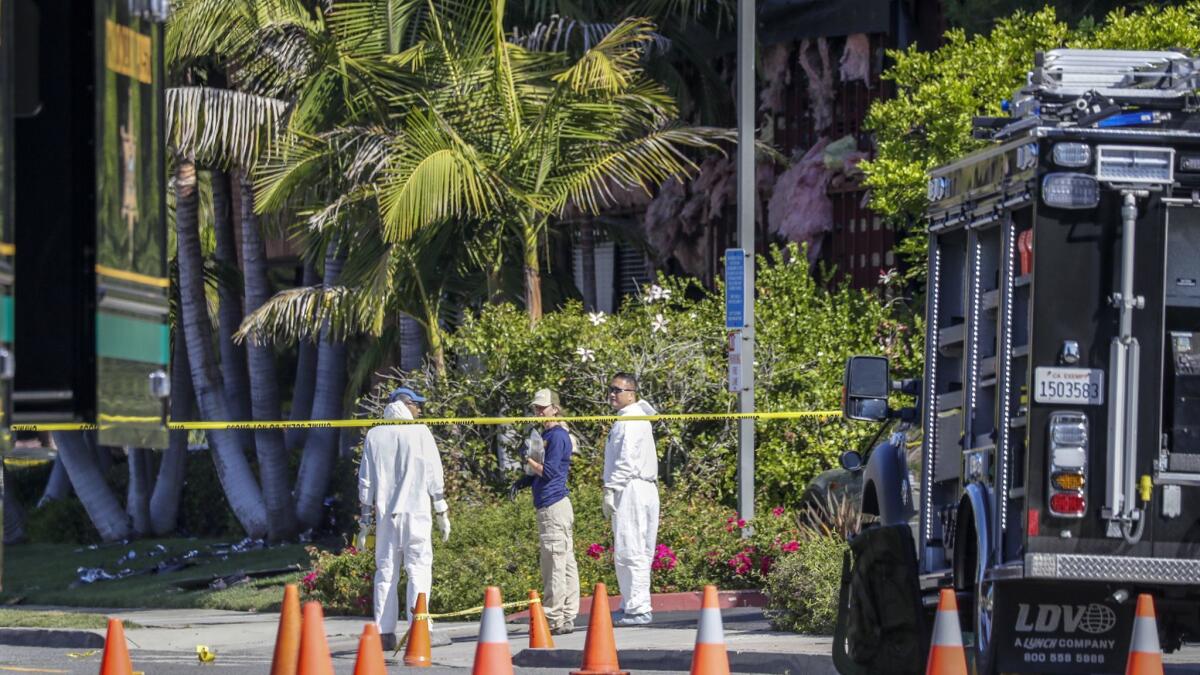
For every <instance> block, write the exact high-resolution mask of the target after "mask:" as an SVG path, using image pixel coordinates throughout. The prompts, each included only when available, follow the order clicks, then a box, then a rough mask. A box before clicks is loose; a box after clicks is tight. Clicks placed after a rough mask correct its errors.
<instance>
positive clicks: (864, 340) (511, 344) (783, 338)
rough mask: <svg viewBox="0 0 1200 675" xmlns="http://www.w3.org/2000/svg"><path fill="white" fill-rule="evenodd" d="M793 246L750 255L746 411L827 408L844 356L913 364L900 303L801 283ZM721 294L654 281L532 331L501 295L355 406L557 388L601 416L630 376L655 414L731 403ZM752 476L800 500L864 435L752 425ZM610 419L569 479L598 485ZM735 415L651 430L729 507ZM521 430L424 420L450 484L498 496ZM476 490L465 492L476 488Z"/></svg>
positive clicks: (436, 406) (907, 369) (689, 475)
mask: <svg viewBox="0 0 1200 675" xmlns="http://www.w3.org/2000/svg"><path fill="white" fill-rule="evenodd" d="M805 259H806V258H805V255H804V253H803V251H801V250H800V249H799V248H797V247H796V246H794V245H792V246H789V247H787V248H786V249H781V248H776V249H773V250H772V252H771V254H770V255H769V256H765V257H762V258H760V259H759V261H758V276H757V283H756V288H757V290H758V298H757V303H758V304H757V307H758V309H757V310H756V316H757V317H758V319H757V329H758V351H757V353H756V361H757V367H756V378H757V386H758V389H757V392H758V399H757V400H758V406H759V409H760V410H764V411H812V410H836V409H837V408H838V407H839V404H840V397H841V381H842V368H843V367H844V363H845V359H846V357H847V356H849V355H852V354H856V353H879V354H887V355H888V356H890V357H891V358H892V361H893V365H894V368H895V371H896V374H897V376H900V375H904V374H912V373H915V372H916V370H917V367H918V362H919V359H920V355H921V345H920V342H921V338H920V330H919V327H918V328H914V327H912V326H910V324H909V317H908V315H907V314H906V312H905V308H904V307H903V306H902V305H901V304H899V303H894V302H888V303H885V302H881V300H880V297H879V295H878V294H876V293H875V292H873V291H863V290H855V289H849V288H845V287H836V288H834V290H829V289H828V287H827V286H826V285H824V284H823V283H818V282H817V281H816V280H814V279H813V277H812V275H811V274H810V272H809V268H808V265H807V264H804V263H803V262H802V261H804V260H805ZM723 293H724V291H723V289H721V288H719V287H718V288H717V289H716V290H714V291H707V290H705V289H703V288H701V287H700V286H699V285H698V284H696V283H695V282H694V281H689V280H684V279H677V278H667V277H660V278H659V279H658V281H657V284H656V285H653V286H647V287H646V288H644V289H643V290H642V292H641V294H640V297H630V298H627V299H626V301H625V302H624V303H623V305H622V307H621V309H620V311H618V312H617V313H616V314H613V315H600V314H588V313H587V312H585V311H584V310H583V308H582V306H581V305H580V304H579V303H577V302H570V303H568V304H567V305H566V306H565V307H563V308H562V309H561V310H560V311H556V312H552V313H549V314H547V315H546V316H545V317H544V318H543V319H542V320H541V321H540V322H538V324H537V326H535V327H534V328H532V329H530V327H529V319H528V316H527V315H526V314H525V312H523V311H522V310H520V309H518V308H516V307H514V306H511V305H488V306H486V307H484V308H483V310H482V312H481V313H479V314H478V315H468V316H467V317H466V319H465V321H464V323H463V324H462V325H461V326H460V327H459V328H458V329H457V330H456V332H455V333H454V334H452V335H451V336H449V337H448V338H447V343H446V357H447V359H446V361H447V370H446V373H445V374H444V375H441V376H437V375H435V374H434V373H433V372H431V371H425V372H418V373H409V374H400V373H393V374H392V375H391V376H385V377H383V378H382V381H381V382H380V383H379V384H378V386H377V388H376V390H375V392H374V395H373V396H370V397H367V398H366V399H364V400H363V401H362V402H361V404H360V408H361V410H362V412H363V414H365V415H367V416H371V417H379V416H381V415H382V404H381V400H382V394H383V393H384V392H386V391H388V390H389V389H391V388H392V387H395V386H396V385H397V383H398V382H400V381H404V382H405V383H406V384H410V385H412V386H415V387H416V388H418V389H419V390H421V391H422V392H423V393H425V394H426V395H427V396H428V397H429V399H430V400H429V403H428V404H427V405H426V414H427V415H429V416H436V417H473V416H495V415H504V416H510V415H512V416H523V415H528V414H529V407H528V402H529V397H530V395H531V393H532V392H533V391H535V390H537V389H539V388H541V387H547V386H549V387H554V388H556V389H557V390H558V391H559V393H560V394H561V396H562V400H563V403H564V408H565V410H566V412H567V414H595V413H608V412H610V409H609V408H608V405H607V403H606V395H607V392H606V385H607V383H608V378H609V377H611V375H612V374H613V373H614V372H617V371H621V370H628V371H631V372H633V373H634V374H635V375H637V376H638V378H639V381H640V390H641V392H642V395H643V396H644V397H645V398H646V399H647V400H648V401H650V402H651V403H652V404H653V405H654V406H655V407H656V408H657V409H658V410H659V411H660V412H664V413H701V412H728V411H732V410H734V409H735V406H736V399H735V397H734V396H733V395H731V394H730V393H729V392H728V391H726V388H725V378H726V370H727V362H726V361H727V356H726V353H725V347H726V333H725V328H724V300H723ZM757 426H758V437H757V448H756V452H755V454H756V475H757V479H758V481H759V485H760V486H761V489H762V493H763V496H764V497H765V498H766V500H767V501H768V502H770V503H773V504H783V505H787V506H790V507H795V506H798V502H799V499H800V496H801V495H802V493H803V490H804V487H805V485H806V484H807V482H808V481H809V480H810V479H811V478H812V477H813V476H815V475H817V474H818V473H819V472H821V471H823V470H825V469H828V468H832V467H834V466H836V459H837V456H838V455H839V454H840V453H841V452H843V451H844V450H846V449H847V448H850V447H857V446H858V445H859V444H860V443H862V442H863V441H865V440H866V439H867V438H868V437H869V436H870V435H871V434H872V433H873V429H871V428H869V427H866V426H863V425H853V426H852V425H848V424H845V423H843V422H841V421H840V420H816V419H801V420H784V421H770V422H762V423H759V424H758V425H757ZM608 428H609V425H608V424H607V423H580V424H577V425H575V426H574V431H575V433H576V434H577V436H578V438H579V440H580V454H579V455H578V457H577V458H576V460H577V461H576V462H575V464H574V467H573V472H574V473H575V475H576V477H577V479H578V480H579V481H581V482H583V483H587V484H597V483H598V482H599V474H600V470H601V468H602V466H603V459H602V458H603V448H604V440H605V436H606V434H607V432H608ZM736 428H737V425H736V424H735V423H733V422H728V421H706V422H659V423H656V424H655V435H656V441H657V444H658V452H659V459H660V467H661V469H662V476H663V479H664V482H665V483H667V484H675V485H680V486H683V487H685V488H687V489H689V490H696V491H699V493H700V494H701V495H702V496H703V497H704V498H706V499H715V500H717V501H718V502H723V503H726V504H732V502H733V499H734V495H735V493H736V473H737V462H736V456H737V441H736V433H735V432H736ZM528 431H529V427H527V426H526V427H523V428H514V427H505V426H495V425H446V426H437V427H434V428H433V433H434V435H435V436H436V437H437V439H438V444H439V447H440V448H441V450H442V453H443V460H444V462H445V465H446V473H447V491H448V492H449V493H457V494H464V495H467V494H469V495H475V494H476V493H477V491H478V490H479V489H481V488H486V489H489V490H492V491H493V492H494V493H495V494H500V491H501V490H502V489H503V488H504V487H506V486H507V485H508V483H509V482H511V481H512V480H513V479H514V478H515V477H516V473H515V472H513V471H511V470H506V468H505V467H503V466H502V465H501V462H500V459H499V457H500V456H501V455H503V454H507V456H509V457H513V458H515V457H516V454H517V451H518V449H519V447H520V445H521V443H522V442H523V439H524V437H525V436H526V435H527V434H528ZM472 498H475V497H472Z"/></svg>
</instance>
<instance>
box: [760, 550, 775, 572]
mask: <svg viewBox="0 0 1200 675" xmlns="http://www.w3.org/2000/svg"><path fill="white" fill-rule="evenodd" d="M774 562H775V561H774V560H773V559H772V558H771V556H769V555H764V556H763V558H762V560H760V561H759V563H758V571H759V573H760V574H762V575H763V576H764V577H765V576H767V575H768V574H770V573H771V565H772V564H773V563H774Z"/></svg>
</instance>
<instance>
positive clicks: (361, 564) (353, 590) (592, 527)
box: [305, 484, 801, 614]
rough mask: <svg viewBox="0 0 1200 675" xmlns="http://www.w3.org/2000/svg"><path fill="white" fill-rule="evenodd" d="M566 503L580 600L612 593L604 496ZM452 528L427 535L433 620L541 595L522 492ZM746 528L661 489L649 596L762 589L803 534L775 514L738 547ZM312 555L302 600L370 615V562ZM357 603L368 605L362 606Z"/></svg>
mask: <svg viewBox="0 0 1200 675" xmlns="http://www.w3.org/2000/svg"><path fill="white" fill-rule="evenodd" d="M571 502H572V507H573V508H574V511H575V530H574V534H575V537H574V539H575V559H576V562H577V563H578V565H579V584H580V588H581V589H582V591H583V592H584V593H585V594H586V593H589V592H590V590H591V589H592V588H593V587H594V586H595V584H596V583H597V582H603V583H605V584H607V585H608V587H609V588H610V589H612V592H614V593H615V592H617V581H616V575H615V572H614V569H613V561H612V531H611V527H610V525H609V522H608V521H607V520H606V519H605V518H604V516H603V513H602V510H601V502H602V493H601V490H600V488H599V487H597V486H595V485H592V484H587V485H576V486H575V487H574V488H573V489H572V494H571ZM450 520H451V525H452V534H451V537H450V541H449V542H445V543H443V542H442V541H441V539H440V537H438V536H437V531H436V530H435V532H434V545H433V560H434V562H433V591H432V593H431V597H430V611H431V612H433V613H435V614H436V613H440V612H452V611H458V610H461V609H466V608H469V607H476V606H478V605H479V604H480V602H481V601H482V598H483V589H484V587H485V586H499V587H500V589H501V591H502V593H503V594H504V597H505V599H507V600H521V599H524V598H525V597H526V594H527V593H528V591H529V590H530V589H541V587H542V581H541V574H540V571H539V567H538V540H537V524H536V520H535V511H534V508H533V503H532V498H531V495H530V492H529V491H528V490H526V491H523V492H522V493H521V494H520V495H519V496H518V498H517V499H516V501H513V502H510V501H508V500H507V499H496V498H490V499H488V501H486V502H478V503H469V502H465V501H461V500H457V501H455V502H453V503H452V504H451V507H450ZM743 525H747V524H746V523H744V522H741V521H739V520H738V518H737V516H736V514H734V513H733V511H732V510H730V509H729V508H727V507H723V506H721V505H719V504H717V503H716V502H715V501H713V500H712V499H711V498H704V497H701V496H698V495H697V494H695V493H694V492H692V491H688V490H683V489H663V490H662V509H661V520H660V524H659V530H658V543H659V550H658V552H657V554H656V558H655V563H654V565H653V570H652V572H651V576H650V582H651V589H652V590H653V591H654V592H656V593H668V592H676V591H696V590H699V589H701V588H703V586H704V585H705V584H717V585H718V586H720V587H721V588H726V589H736V588H760V587H762V585H763V583H764V582H765V579H766V578H767V574H768V573H769V572H770V570H771V569H772V566H773V565H774V564H775V561H776V560H779V559H781V558H784V557H787V555H788V552H789V551H793V550H795V548H796V547H797V546H798V545H799V543H798V539H799V538H800V537H801V535H800V531H799V528H798V527H797V525H796V521H795V519H794V517H792V515H791V514H789V513H788V512H786V511H785V510H784V509H783V508H782V507H776V508H774V509H770V508H768V509H766V510H765V511H764V516H763V517H762V518H759V519H758V520H757V521H756V522H755V523H754V524H753V525H754V534H753V536H751V537H750V538H743V537H742V531H743V528H742V527H741V526H743ZM310 553H311V556H312V563H311V564H312V569H311V570H310V572H309V573H308V575H307V576H306V577H305V587H306V589H307V592H308V594H309V596H310V597H313V598H314V599H318V600H320V601H321V602H322V603H324V604H325V606H326V608H327V610H329V611H337V612H349V613H355V614H367V613H369V611H370V597H371V584H372V574H373V572H374V554H373V552H371V551H367V552H361V553H360V552H357V551H355V550H354V549H353V548H352V547H347V548H346V549H345V550H343V551H342V552H340V553H330V552H322V551H317V550H316V549H313V550H312V551H311V552H310ZM362 598H367V602H366V604H363V602H362ZM330 608H333V609H330Z"/></svg>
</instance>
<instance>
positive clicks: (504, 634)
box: [479, 607, 508, 644]
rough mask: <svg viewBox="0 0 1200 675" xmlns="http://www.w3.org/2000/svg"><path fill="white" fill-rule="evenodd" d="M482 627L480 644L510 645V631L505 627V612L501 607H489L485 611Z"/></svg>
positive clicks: (480, 629)
mask: <svg viewBox="0 0 1200 675" xmlns="http://www.w3.org/2000/svg"><path fill="white" fill-rule="evenodd" d="M481 621H482V625H481V626H480V628H479V641H480V642H503V643H505V644H508V630H507V629H506V628H505V626H504V610H502V609H500V608H499V607H488V608H487V609H485V610H483V619H482V620H481Z"/></svg>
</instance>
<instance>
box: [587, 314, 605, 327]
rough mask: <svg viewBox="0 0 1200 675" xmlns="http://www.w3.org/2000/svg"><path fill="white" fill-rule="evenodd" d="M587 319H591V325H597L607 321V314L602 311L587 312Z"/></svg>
mask: <svg viewBox="0 0 1200 675" xmlns="http://www.w3.org/2000/svg"><path fill="white" fill-rule="evenodd" d="M588 321H591V322H592V325H593V326H599V325H600V324H602V323H604V322H605V321H608V315H606V314H605V313H604V312H588Z"/></svg>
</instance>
